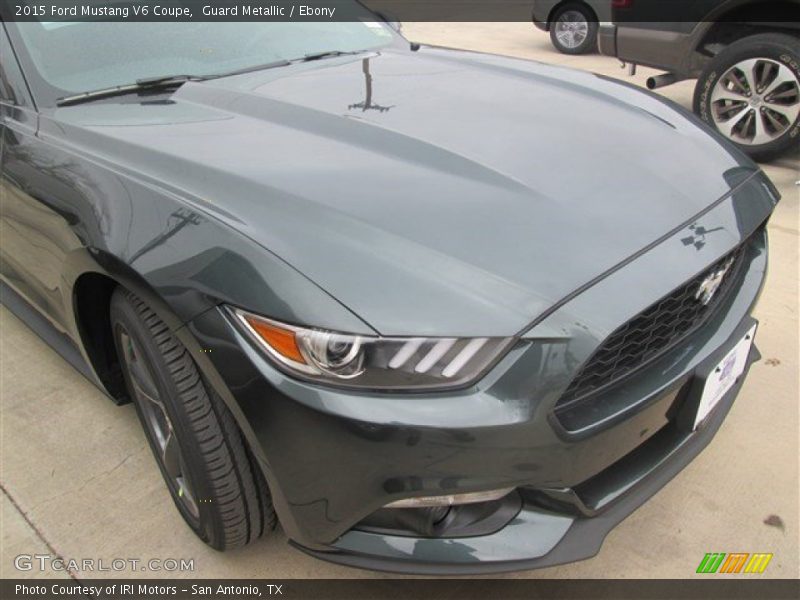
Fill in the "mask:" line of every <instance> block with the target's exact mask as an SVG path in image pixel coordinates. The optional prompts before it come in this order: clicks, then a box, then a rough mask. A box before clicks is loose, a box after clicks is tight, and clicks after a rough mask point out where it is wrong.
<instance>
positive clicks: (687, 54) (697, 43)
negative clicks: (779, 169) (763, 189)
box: [598, 0, 800, 160]
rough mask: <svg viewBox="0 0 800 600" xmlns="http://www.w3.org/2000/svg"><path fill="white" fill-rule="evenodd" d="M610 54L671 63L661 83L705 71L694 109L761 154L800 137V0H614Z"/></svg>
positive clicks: (606, 44)
mask: <svg viewBox="0 0 800 600" xmlns="http://www.w3.org/2000/svg"><path fill="white" fill-rule="evenodd" d="M612 4H613V8H612V9H611V13H612V19H613V21H614V24H611V23H604V24H603V25H602V26H601V27H600V32H599V36H598V37H599V47H600V52H601V53H602V54H606V55H609V56H616V57H618V58H619V59H620V60H622V61H623V62H625V63H630V65H632V67H631V72H632V73H633V72H635V68H636V65H637V64H641V65H645V66H648V67H653V68H657V69H664V70H665V71H666V72H665V73H663V74H661V75H657V76H654V77H650V78H649V79H648V80H647V87H648V88H650V89H656V88H659V87H662V86H665V85H670V84H672V83H675V82H676V81H680V80H683V79H691V78H697V85H696V86H695V92H694V111H695V112H696V113H697V114H698V115H699V116H700V118H702V119H703V120H704V121H705V122H707V123H708V124H710V125H711V126H712V127H714V128H715V129H716V130H717V131H718V132H720V133H721V134H722V135H724V136H725V137H726V138H728V139H729V140H731V141H732V142H734V143H735V144H736V145H737V146H738V147H739V148H741V149H742V150H744V151H745V152H747V153H748V154H749V155H750V156H752V157H753V158H755V159H757V160H770V159H773V158H775V157H777V156H780V155H781V154H784V153H785V152H787V151H789V150H790V149H791V148H796V147H797V145H798V141H799V140H800V2H798V1H797V0H777V1H773V0H702V1H699V2H689V1H687V0H677V1H675V2H636V1H635V0H629V1H624V2H613V3H612Z"/></svg>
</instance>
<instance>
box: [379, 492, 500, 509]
mask: <svg viewBox="0 0 800 600" xmlns="http://www.w3.org/2000/svg"><path fill="white" fill-rule="evenodd" d="M513 491H514V488H502V489H499V490H489V491H485V492H471V493H468V494H448V495H446V496H420V497H419V498H406V499H405V500H395V501H394V502H390V503H389V504H387V505H386V506H385V507H384V508H425V507H449V506H457V505H461V504H477V503H479V502H493V501H495V500H500V499H501V498H504V497H505V496H507V495H508V494H510V493H511V492H513Z"/></svg>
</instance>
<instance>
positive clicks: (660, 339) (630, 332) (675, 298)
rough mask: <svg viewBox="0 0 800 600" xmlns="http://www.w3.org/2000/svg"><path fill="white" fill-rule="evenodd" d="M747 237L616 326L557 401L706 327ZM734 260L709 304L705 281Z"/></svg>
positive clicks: (613, 378) (614, 378)
mask: <svg viewBox="0 0 800 600" xmlns="http://www.w3.org/2000/svg"><path fill="white" fill-rule="evenodd" d="M746 248H747V242H745V243H743V244H741V245H739V246H738V247H737V248H736V249H735V250H734V251H733V252H731V253H729V254H727V255H726V256H724V257H722V258H721V259H720V260H718V261H717V262H716V263H714V264H713V265H712V266H711V267H709V268H708V269H706V270H705V271H703V272H702V273H700V274H699V275H697V276H696V277H695V278H693V279H691V280H690V281H688V282H687V283H685V284H684V285H682V286H681V287H679V288H678V289H676V290H674V291H673V292H672V293H670V294H668V295H667V296H665V297H664V298H662V299H661V300H659V301H658V302H656V303H655V304H653V305H651V306H650V307H648V308H647V309H645V310H644V311H643V312H641V313H639V314H638V315H637V316H636V317H634V318H633V319H631V320H630V321H628V322H627V323H626V324H625V325H623V326H622V327H620V328H619V329H617V330H615V331H614V332H613V333H612V334H611V335H610V336H608V338H606V340H605V342H604V343H603V344H602V346H600V348H598V349H597V350H596V351H595V353H594V354H593V355H592V356H591V358H589V360H588V361H586V363H584V365H583V367H582V368H581V370H580V372H579V373H578V375H577V376H576V377H575V378H574V379H573V380H572V382H571V383H570V385H569V387H568V388H567V390H566V391H565V392H564V394H563V395H562V396H561V398H560V399H559V401H558V403H557V404H556V406H557V407H565V406H566V405H569V404H573V403H574V402H576V401H578V400H580V399H582V398H584V397H585V396H588V395H589V394H592V393H595V392H598V391H599V390H601V389H602V388H606V387H608V386H610V385H612V384H614V383H616V382H618V381H620V380H621V379H622V378H624V377H625V376H627V375H630V374H631V373H632V372H633V371H635V370H636V369H638V368H639V367H642V366H644V365H645V364H647V363H648V362H650V361H652V360H654V359H655V358H656V357H658V356H659V355H661V354H662V353H664V352H666V351H667V350H669V349H670V348H672V347H673V346H675V345H676V344H677V343H678V342H680V341H681V340H682V339H684V338H685V337H686V336H688V335H689V334H690V333H692V332H693V331H694V330H695V329H697V328H698V327H700V325H702V324H703V323H704V322H705V321H706V320H707V319H708V318H709V317H710V316H711V315H712V314H713V313H714V311H715V310H716V308H717V307H718V306H719V304H720V303H721V302H722V300H723V299H724V298H725V296H726V295H727V293H728V292H729V291H730V289H731V287H732V283H733V281H734V280H735V279H736V274H737V272H738V271H739V269H740V268H741V265H742V263H743V262H744V261H743V258H744V254H745V250H746ZM725 265H728V270H727V271H726V272H725V274H724V275H723V276H722V281H721V282H720V284H719V287H718V288H717V290H716V293H714V295H713V296H712V297H711V299H710V301H708V302H707V303H706V304H704V303H703V302H702V301H701V300H702V298H698V290H699V288H700V286H701V284H702V283H703V282H704V281H705V280H706V279H707V278H709V277H711V276H712V275H713V274H714V273H717V272H718V271H720V270H721V269H722V267H724V266H725Z"/></svg>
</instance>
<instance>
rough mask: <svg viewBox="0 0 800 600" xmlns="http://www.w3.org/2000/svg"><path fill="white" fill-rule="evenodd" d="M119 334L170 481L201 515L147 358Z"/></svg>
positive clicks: (127, 337)
mask: <svg viewBox="0 0 800 600" xmlns="http://www.w3.org/2000/svg"><path fill="white" fill-rule="evenodd" d="M119 338H120V345H121V346H122V353H123V358H124V360H125V367H126V369H127V371H128V375H129V379H130V382H131V387H132V388H133V393H134V394H135V395H136V398H137V400H138V402H137V404H138V406H139V408H140V409H141V412H142V415H143V416H144V421H145V426H146V427H147V429H148V430H149V432H150V434H151V436H152V438H153V440H154V441H155V445H156V449H157V458H158V460H159V462H161V464H162V466H163V467H164V471H165V472H166V473H167V476H168V478H169V482H168V483H169V484H170V486H171V488H172V489H173V490H174V491H175V493H176V494H177V496H178V498H179V499H180V501H181V503H182V504H183V506H185V507H186V510H188V511H189V513H190V514H191V515H192V516H194V517H195V518H199V516H200V510H199V508H198V506H197V500H196V498H195V493H194V490H193V488H192V486H191V484H190V483H189V478H188V477H187V475H186V473H187V470H186V462H185V460H184V458H183V454H182V453H181V449H180V446H179V445H178V440H177V438H176V437H175V433H174V429H173V427H172V421H171V420H170V418H169V414H168V413H167V410H166V408H165V406H164V402H163V400H162V399H161V396H160V394H159V393H158V388H157V387H156V385H155V380H154V379H153V376H152V374H151V373H150V369H149V367H148V366H147V364H145V362H144V360H143V354H142V352H141V349H140V348H139V346H138V344H136V342H134V340H133V338H132V337H131V336H130V335H128V332H127V331H125V329H124V328H122V327H120V332H119Z"/></svg>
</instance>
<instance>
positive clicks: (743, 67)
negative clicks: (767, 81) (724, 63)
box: [734, 58, 758, 94]
mask: <svg viewBox="0 0 800 600" xmlns="http://www.w3.org/2000/svg"><path fill="white" fill-rule="evenodd" d="M757 66H758V60H756V59H755V58H751V59H749V60H743V61H742V62H740V63H739V64H737V65H736V67H734V68H736V69H738V70H739V71H740V72H741V74H742V75H744V79H745V81H746V82H747V87H748V90H747V91H748V92H750V93H751V94H755V93H756V87H757V86H756V80H757V77H758V74H757V73H756V67H757Z"/></svg>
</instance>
